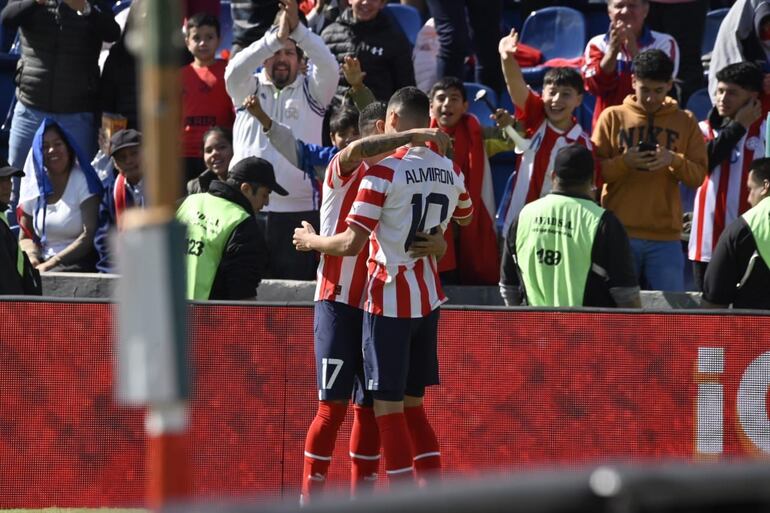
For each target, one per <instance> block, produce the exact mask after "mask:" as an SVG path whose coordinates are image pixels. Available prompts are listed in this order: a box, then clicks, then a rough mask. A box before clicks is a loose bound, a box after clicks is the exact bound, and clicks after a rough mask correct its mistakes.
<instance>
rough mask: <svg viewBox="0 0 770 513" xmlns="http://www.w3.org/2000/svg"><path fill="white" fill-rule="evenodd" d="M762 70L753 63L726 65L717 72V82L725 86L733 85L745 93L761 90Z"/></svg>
mask: <svg viewBox="0 0 770 513" xmlns="http://www.w3.org/2000/svg"><path fill="white" fill-rule="evenodd" d="M763 78H764V74H763V73H762V69H760V67H759V66H757V65H756V64H755V63H753V62H745V61H744V62H736V63H734V64H728V65H727V66H725V67H724V68H722V69H720V70H719V71H717V80H718V81H719V82H724V83H726V84H735V85H737V86H739V87H742V88H743V89H746V90H747V91H754V92H757V93H758V92H760V91H761V90H762V79H763Z"/></svg>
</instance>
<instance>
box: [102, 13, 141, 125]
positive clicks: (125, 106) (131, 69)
mask: <svg viewBox="0 0 770 513" xmlns="http://www.w3.org/2000/svg"><path fill="white" fill-rule="evenodd" d="M138 5H139V3H138V2H135V3H134V4H132V5H131V7H129V9H130V11H131V12H130V13H129V15H128V18H127V19H126V26H125V27H124V29H123V32H122V33H121V36H120V38H119V39H118V41H117V42H116V43H115V44H114V45H112V47H111V48H110V50H109V54H108V55H107V59H106V60H105V61H104V68H103V69H102V77H101V87H100V102H99V103H100V109H101V111H102V112H106V113H111V114H118V115H121V116H123V117H125V118H126V128H133V129H137V130H138V129H139V108H138V103H137V98H138V96H139V87H138V83H137V69H136V58H135V57H134V54H133V53H132V52H131V51H129V49H128V48H127V46H126V45H127V39H129V38H130V37H133V36H129V34H131V32H132V31H133V30H135V26H136V18H137V17H138V16H139V14H138V13H137V10H138V7H137V6H138Z"/></svg>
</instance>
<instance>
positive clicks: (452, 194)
mask: <svg viewBox="0 0 770 513" xmlns="http://www.w3.org/2000/svg"><path fill="white" fill-rule="evenodd" d="M472 213H473V205H472V203H471V199H470V196H468V193H467V192H466V190H465V183H464V181H463V174H462V172H461V171H460V169H459V168H458V167H456V166H455V165H454V164H453V163H452V161H451V160H449V159H448V158H446V157H442V156H441V155H439V154H437V153H435V152H433V151H432V150H430V149H428V148H424V147H414V148H408V147H402V148H399V149H398V151H396V153H394V154H393V155H392V156H390V157H388V158H385V159H383V160H382V161H380V163H379V164H377V165H375V166H372V167H371V168H369V170H368V171H367V172H366V174H365V175H364V177H363V179H362V180H361V184H360V186H359V188H358V195H357V196H356V201H355V203H354V204H353V208H352V209H351V211H350V215H348V219H347V221H348V223H349V224H350V223H355V224H357V225H359V226H361V227H363V228H364V229H366V230H367V231H369V232H371V234H372V235H371V237H370V249H369V261H368V271H369V281H368V284H367V290H366V292H365V294H366V298H365V302H364V310H366V311H367V312H370V313H372V314H375V315H382V316H385V317H413V318H414V317H424V316H426V315H428V314H429V313H430V312H431V311H433V310H434V309H436V308H437V307H438V306H439V305H441V304H442V303H443V302H444V301H446V296H444V292H443V290H442V289H441V283H440V282H439V278H438V270H437V266H436V259H435V257H433V256H430V257H422V258H413V257H411V256H409V255H408V253H407V249H408V248H409V246H410V245H411V244H412V241H413V239H414V234H415V233H416V232H428V231H431V230H432V229H434V228H439V229H441V230H446V227H447V224H448V223H449V218H450V216H451V217H453V218H456V219H463V218H465V217H468V216H470V215H471V214H472Z"/></svg>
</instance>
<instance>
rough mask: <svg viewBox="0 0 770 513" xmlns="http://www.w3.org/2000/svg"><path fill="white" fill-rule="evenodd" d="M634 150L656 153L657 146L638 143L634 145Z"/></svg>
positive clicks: (642, 142)
mask: <svg viewBox="0 0 770 513" xmlns="http://www.w3.org/2000/svg"><path fill="white" fill-rule="evenodd" d="M636 149H637V150H639V151H656V150H657V149H658V146H657V145H655V144H652V143H648V142H644V141H639V144H637V145H636Z"/></svg>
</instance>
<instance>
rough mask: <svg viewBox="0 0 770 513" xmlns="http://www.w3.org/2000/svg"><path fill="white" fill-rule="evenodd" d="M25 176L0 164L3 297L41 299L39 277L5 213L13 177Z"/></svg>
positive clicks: (0, 285)
mask: <svg viewBox="0 0 770 513" xmlns="http://www.w3.org/2000/svg"><path fill="white" fill-rule="evenodd" d="M22 176H24V172H23V171H22V170H21V169H16V168H15V167H11V166H9V165H8V163H7V162H0V295H6V294H13V295H21V294H35V295H40V293H41V289H40V274H39V273H38V272H37V270H36V269H35V268H33V267H32V264H31V263H30V262H29V259H28V258H27V256H26V254H25V253H24V252H23V251H22V250H21V248H20V247H19V240H18V238H17V237H16V236H15V235H14V233H13V232H12V231H11V228H10V226H8V219H7V218H6V217H5V210H6V209H7V208H8V205H9V204H10V202H11V189H12V183H11V177H17V178H21V177H22Z"/></svg>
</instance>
